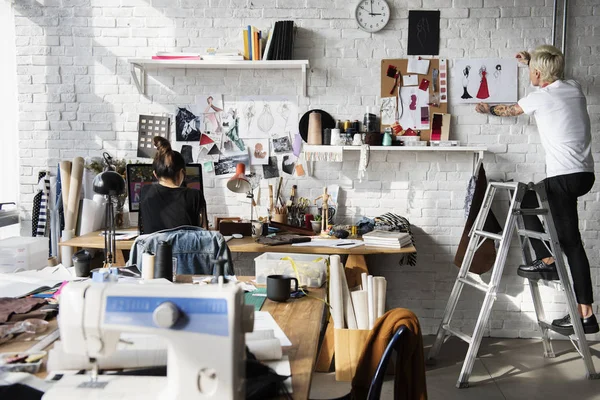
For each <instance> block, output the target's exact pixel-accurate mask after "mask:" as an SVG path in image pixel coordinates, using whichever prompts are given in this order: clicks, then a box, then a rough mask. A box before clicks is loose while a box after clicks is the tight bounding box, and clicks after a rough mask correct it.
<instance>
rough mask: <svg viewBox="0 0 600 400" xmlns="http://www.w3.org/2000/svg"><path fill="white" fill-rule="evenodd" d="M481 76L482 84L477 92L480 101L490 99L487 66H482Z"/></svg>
mask: <svg viewBox="0 0 600 400" xmlns="http://www.w3.org/2000/svg"><path fill="white" fill-rule="evenodd" d="M479 75H480V76H481V83H480V84H479V90H478V91H477V98H478V99H487V98H488V97H490V91H489V89H488V83H487V78H486V75H487V71H486V68H485V66H482V67H481V68H480V69H479Z"/></svg>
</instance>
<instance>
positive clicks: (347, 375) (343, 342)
mask: <svg viewBox="0 0 600 400" xmlns="http://www.w3.org/2000/svg"><path fill="white" fill-rule="evenodd" d="M370 333H371V330H365V329H335V330H334V333H333V340H334V348H335V380H336V381H342V382H350V381H352V378H354V374H355V373H356V367H357V365H358V360H359V359H360V355H361V354H362V351H363V348H364V346H365V343H366V342H367V337H368V336H369V334H370Z"/></svg>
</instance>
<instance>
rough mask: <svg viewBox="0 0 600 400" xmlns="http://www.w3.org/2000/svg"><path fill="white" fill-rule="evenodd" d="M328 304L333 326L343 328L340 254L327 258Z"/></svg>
mask: <svg viewBox="0 0 600 400" xmlns="http://www.w3.org/2000/svg"><path fill="white" fill-rule="evenodd" d="M329 261H330V263H329V270H330V271H329V272H330V273H329V279H330V282H329V304H330V305H331V316H332V317H333V326H334V328H337V329H344V328H345V327H346V326H345V324H344V298H343V294H342V293H343V292H342V277H341V275H340V273H341V263H340V256H338V255H333V256H331V257H330V258H329Z"/></svg>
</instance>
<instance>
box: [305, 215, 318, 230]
mask: <svg viewBox="0 0 600 400" xmlns="http://www.w3.org/2000/svg"><path fill="white" fill-rule="evenodd" d="M314 219H315V217H314V215H312V214H304V227H305V228H306V229H312V225H311V223H310V222H311V221H314Z"/></svg>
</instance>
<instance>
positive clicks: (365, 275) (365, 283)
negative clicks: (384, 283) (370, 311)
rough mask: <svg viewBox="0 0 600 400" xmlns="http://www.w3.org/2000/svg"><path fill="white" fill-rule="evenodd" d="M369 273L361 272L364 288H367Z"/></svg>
mask: <svg viewBox="0 0 600 400" xmlns="http://www.w3.org/2000/svg"><path fill="white" fill-rule="evenodd" d="M367 275H368V274H367V273H366V272H363V273H362V274H360V281H361V283H362V288H361V289H362V290H367Z"/></svg>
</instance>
